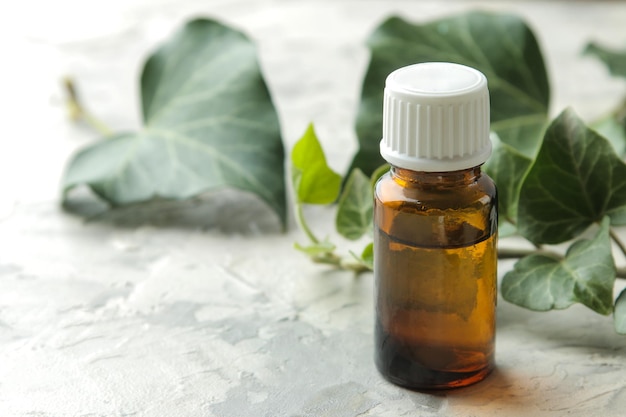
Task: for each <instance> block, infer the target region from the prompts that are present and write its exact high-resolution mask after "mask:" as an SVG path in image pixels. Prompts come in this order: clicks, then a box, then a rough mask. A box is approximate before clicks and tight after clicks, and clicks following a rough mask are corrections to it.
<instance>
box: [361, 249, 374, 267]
mask: <svg viewBox="0 0 626 417" xmlns="http://www.w3.org/2000/svg"><path fill="white" fill-rule="evenodd" d="M361 262H363V264H364V265H365V266H367V267H368V268H369V269H372V270H373V269H374V243H373V242H372V243H369V244H368V245H367V246H366V247H365V248H364V249H363V252H362V253H361Z"/></svg>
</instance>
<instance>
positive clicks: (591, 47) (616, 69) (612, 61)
mask: <svg viewBox="0 0 626 417" xmlns="http://www.w3.org/2000/svg"><path fill="white" fill-rule="evenodd" d="M583 53H584V54H586V55H592V56H595V57H596V58H598V59H599V60H600V61H602V62H603V63H604V64H605V65H606V66H607V68H608V69H609V72H610V73H611V75H615V76H620V77H626V52H622V51H620V52H618V51H613V50H611V49H608V48H605V47H603V46H601V45H598V44H597V43H594V42H590V43H588V44H587V46H586V47H585V50H584V51H583Z"/></svg>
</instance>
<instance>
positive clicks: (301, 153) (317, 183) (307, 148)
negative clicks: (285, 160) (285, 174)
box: [291, 124, 341, 204]
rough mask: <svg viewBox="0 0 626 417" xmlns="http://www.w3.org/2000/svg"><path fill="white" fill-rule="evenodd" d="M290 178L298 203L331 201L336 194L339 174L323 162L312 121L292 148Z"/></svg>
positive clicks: (339, 180)
mask: <svg viewBox="0 0 626 417" xmlns="http://www.w3.org/2000/svg"><path fill="white" fill-rule="evenodd" d="M291 181H292V184H293V189H294V191H295V194H296V199H297V200H298V202H299V203H308V204H330V203H332V202H334V201H335V200H336V199H337V196H338V195H339V190H340V188H341V176H340V175H339V174H337V173H336V172H335V171H333V170H332V169H331V168H330V167H329V166H328V165H327V164H326V156H325V155H324V151H323V150H322V146H321V145H320V142H319V140H318V139H317V135H316V134H315V129H314V128H313V125H312V124H310V125H309V127H308V128H307V130H306V131H305V132H304V135H302V138H300V140H298V142H297V143H296V144H295V146H294V147H293V150H292V151H291Z"/></svg>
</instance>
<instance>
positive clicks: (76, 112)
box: [63, 77, 113, 136]
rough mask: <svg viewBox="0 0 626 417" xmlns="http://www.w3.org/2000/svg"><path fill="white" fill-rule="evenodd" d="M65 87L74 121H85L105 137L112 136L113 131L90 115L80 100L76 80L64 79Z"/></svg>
mask: <svg viewBox="0 0 626 417" xmlns="http://www.w3.org/2000/svg"><path fill="white" fill-rule="evenodd" d="M63 87H64V89H65V93H66V94H67V109H68V113H69V116H70V118H71V119H72V120H74V121H77V120H80V119H82V120H84V121H85V123H87V124H88V125H89V126H90V127H91V128H92V129H94V130H95V131H96V132H98V133H100V134H101V135H103V136H110V135H111V134H112V133H113V131H112V130H111V129H110V128H109V127H108V126H107V125H106V124H104V123H103V122H102V121H100V120H99V119H97V118H96V117H95V116H94V115H92V114H91V113H89V112H88V111H87V110H86V109H85V108H84V107H83V105H82V103H81V102H80V100H79V99H78V93H77V91H76V85H75V83H74V80H73V79H72V78H70V77H65V78H64V79H63Z"/></svg>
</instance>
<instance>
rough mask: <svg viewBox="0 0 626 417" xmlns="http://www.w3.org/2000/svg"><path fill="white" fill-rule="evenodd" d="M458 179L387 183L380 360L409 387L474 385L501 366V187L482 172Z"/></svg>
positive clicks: (378, 252)
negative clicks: (497, 344) (497, 349)
mask: <svg viewBox="0 0 626 417" xmlns="http://www.w3.org/2000/svg"><path fill="white" fill-rule="evenodd" d="M476 173H478V175H475V174H476ZM455 178H456V179H453V178H450V179H449V181H448V180H447V179H446V178H445V176H444V177H442V176H439V178H438V179H435V183H434V184H428V183H427V185H426V187H425V188H424V187H422V186H420V185H419V183H415V184H407V183H401V184H397V183H396V184H395V185H394V184H393V183H389V181H393V180H392V179H390V178H387V180H386V181H387V184H385V180H382V181H381V183H379V185H378V190H377V196H378V198H377V202H376V208H375V217H376V224H377V225H378V228H377V229H376V230H375V233H374V241H375V251H374V253H375V257H376V258H375V262H374V267H375V276H376V289H377V319H376V329H375V337H376V339H375V342H376V365H377V367H378V369H379V371H380V372H381V373H382V374H383V375H384V376H385V377H386V378H387V379H389V380H390V381H391V382H394V383H396V384H398V385H402V386H405V387H409V388H414V389H438V388H454V387H460V386H465V385H469V384H472V383H474V382H477V381H480V380H482V379H483V378H484V377H485V376H486V375H487V374H488V373H489V372H490V371H491V370H492V369H493V366H494V341H495V303H496V276H497V273H496V270H497V251H496V235H495V231H496V223H495V221H496V215H495V188H493V187H490V186H489V184H491V180H490V179H489V178H488V177H486V176H483V179H480V178H481V176H480V171H479V170H478V171H474V172H471V170H470V171H468V173H467V175H461V176H457V177H455ZM422 179H424V178H422ZM426 180H428V178H426ZM398 185H402V186H404V187H405V188H404V189H403V191H402V192H401V193H400V195H401V197H402V198H400V199H398V196H399V194H398V193H397V189H396V188H397V186H398ZM407 186H408V187H409V188H408V189H407V188H406V187H407ZM407 190H408V191H407ZM391 197H393V198H391Z"/></svg>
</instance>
